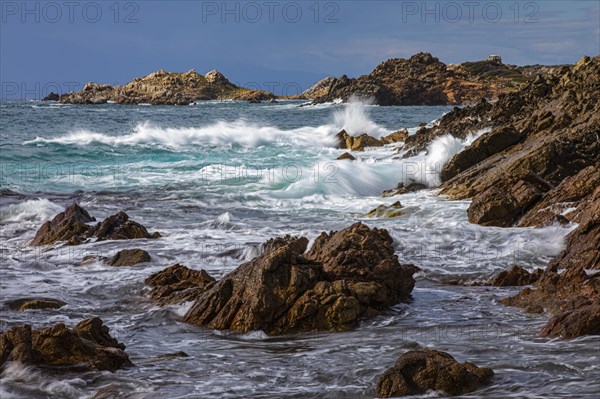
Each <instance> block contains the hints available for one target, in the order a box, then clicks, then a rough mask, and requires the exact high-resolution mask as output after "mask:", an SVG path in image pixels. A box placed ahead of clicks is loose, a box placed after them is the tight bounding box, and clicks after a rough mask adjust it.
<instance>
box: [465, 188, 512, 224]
mask: <svg viewBox="0 0 600 399" xmlns="http://www.w3.org/2000/svg"><path fill="white" fill-rule="evenodd" d="M518 213H519V208H518V207H517V204H516V203H515V201H514V199H513V198H512V196H510V194H508V193H506V192H505V191H504V190H502V189H501V188H498V187H490V188H489V189H488V190H486V191H485V192H483V193H482V194H481V195H478V196H477V197H475V199H473V202H472V203H471V205H470V206H469V209H468V210H467V214H468V216H469V222H471V223H476V224H480V225H482V226H499V227H509V226H512V224H513V221H514V219H515V217H516V216H517V214H518Z"/></svg>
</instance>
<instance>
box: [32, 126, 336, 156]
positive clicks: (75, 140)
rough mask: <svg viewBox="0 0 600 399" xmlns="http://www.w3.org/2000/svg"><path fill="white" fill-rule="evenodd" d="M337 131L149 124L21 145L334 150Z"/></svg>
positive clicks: (53, 138) (86, 132) (85, 131)
mask: <svg viewBox="0 0 600 399" xmlns="http://www.w3.org/2000/svg"><path fill="white" fill-rule="evenodd" d="M336 133H337V131H336V127H335V126H333V125H323V126H317V127H310V126H304V127H301V128H297V129H291V130H282V129H279V128H277V127H273V126H258V125H255V124H252V123H248V122H246V121H243V120H238V121H236V122H223V121H220V122H216V123H214V124H211V125H208V126H204V127H198V128H196V127H185V128H184V127H178V128H162V127H159V126H155V125H153V124H151V123H149V122H145V123H141V124H138V125H137V126H136V127H135V128H134V129H133V132H131V133H129V134H123V135H119V136H116V135H109V134H104V133H98V132H93V131H90V130H85V129H84V130H77V131H74V132H71V133H68V134H66V135H64V136H59V137H51V138H44V137H36V138H35V139H34V140H30V141H26V142H25V143H23V144H45V143H55V144H63V145H79V146H86V145H90V144H94V143H100V144H105V145H109V146H114V147H117V146H122V145H128V146H136V145H150V146H152V145H160V146H167V147H172V148H177V149H184V148H186V147H188V146H232V145H234V146H240V147H246V148H256V147H259V146H264V145H272V144H288V145H293V146H307V145H312V146H314V145H317V146H322V147H333V146H335V144H336V143H337V139H336V137H335V134H336Z"/></svg>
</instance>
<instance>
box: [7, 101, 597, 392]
mask: <svg viewBox="0 0 600 399" xmlns="http://www.w3.org/2000/svg"><path fill="white" fill-rule="evenodd" d="M300 104H301V103H300V102H280V103H277V104H247V103H236V102H201V103H198V104H196V105H192V106H188V107H158V106H120V105H111V104H107V105H99V106H71V105H59V104H55V103H41V102H27V103H9V104H2V105H0V107H1V108H0V111H1V114H0V117H1V124H0V126H1V127H0V129H1V134H0V150H1V153H0V156H1V164H2V170H1V171H2V174H1V176H0V177H1V181H0V184H1V189H2V191H1V192H0V204H1V205H2V211H1V212H0V220H1V222H2V231H1V239H2V248H1V250H2V264H3V267H2V269H1V272H0V273H1V276H0V277H1V279H0V281H1V283H0V284H1V285H0V287H1V294H2V295H1V298H0V299H1V300H2V302H4V301H7V300H11V299H16V298H21V297H23V296H46V297H52V298H57V299H61V300H63V301H65V302H67V304H68V305H67V306H66V307H64V308H62V309H60V310H45V311H28V312H24V313H19V312H14V311H11V310H8V308H6V307H3V308H2V309H1V310H0V319H1V322H2V328H5V327H7V326H11V325H14V324H19V323H24V322H27V323H31V324H33V325H34V326H35V327H41V326H47V325H52V324H55V323H57V322H60V321H62V322H65V323H66V324H67V325H74V324H75V323H77V322H78V321H79V320H81V319H82V318H85V317H90V316H100V317H101V318H102V319H103V320H104V321H105V323H106V324H107V325H108V326H109V327H110V328H111V332H112V333H113V334H114V335H116V336H117V337H118V338H119V340H121V341H123V342H125V344H126V345H127V351H128V353H129V354H130V356H131V358H132V361H133V362H134V363H135V364H136V367H135V368H133V369H129V370H122V371H119V372H118V373H116V374H115V375H113V374H110V373H86V374H83V375H61V376H52V377H50V376H47V375H44V374H43V373H42V372H41V371H39V370H33V369H22V368H20V367H17V366H11V367H10V368H9V369H8V370H7V371H5V373H4V375H3V378H2V387H1V388H0V393H1V394H2V397H3V398H4V397H11V396H14V397H39V398H42V397H92V396H93V395H94V394H95V393H96V392H98V391H99V390H101V389H104V388H106V386H111V385H112V386H113V388H114V387H118V389H119V390H121V391H122V392H123V397H133V398H163V397H170V398H183V397H200V396H201V397H215V398H217V397H219V398H220V397H231V398H233V397H255V398H260V397H288V398H300V397H327V398H329V397H338V398H345V397H352V398H355V397H373V396H374V384H375V381H376V379H377V376H378V375H379V374H381V373H382V372H383V370H385V369H386V368H387V367H389V366H391V365H392V364H393V362H394V361H395V359H396V358H397V357H398V356H399V355H401V354H402V353H403V352H404V351H406V350H408V349H410V348H414V347H416V346H419V345H422V346H430V347H434V348H436V349H441V350H446V351H448V352H450V353H452V354H453V355H454V356H455V357H457V358H458V359H459V360H461V361H462V360H465V359H468V360H470V361H473V362H474V363H476V364H478V365H482V366H488V367H492V368H493V369H494V370H495V371H496V374H497V377H496V379H495V381H494V384H493V385H491V386H490V387H487V388H485V389H484V390H482V391H479V392H476V393H475V394H473V395H471V396H470V397H496V398H503V397H590V398H591V397H594V395H595V394H596V393H597V391H598V383H597V381H598V380H599V377H600V376H599V372H600V369H599V368H598V358H597V354H595V353H593V352H591V351H590V350H589V348H590V347H594V346H595V347H598V345H599V344H600V341H599V340H598V338H594V337H583V338H579V339H576V340H571V341H560V340H548V339H545V338H539V337H538V336H537V332H538V331H539V329H540V328H541V326H542V325H543V324H544V323H545V320H546V319H547V315H528V314H524V313H523V312H522V311H521V310H519V309H513V308H507V307H504V306H502V305H500V304H499V303H498V302H497V301H498V300H499V299H501V298H503V297H505V296H508V295H510V294H513V293H514V292H515V290H511V289H508V290H507V289H499V288H493V287H463V286H453V285H446V284H444V283H445V282H448V281H451V280H452V281H454V280H464V281H473V280H477V279H482V278H487V277H488V276H490V275H491V274H492V273H494V272H497V271H499V270H502V269H505V268H507V267H510V266H511V265H512V264H515V263H518V264H521V265H522V266H524V267H526V268H529V269H533V268H534V267H543V266H544V265H545V264H546V263H547V261H548V260H549V259H550V258H551V257H552V256H555V255H556V254H557V253H558V252H559V251H560V250H561V249H562V247H563V238H564V236H565V235H566V234H567V233H568V231H569V229H570V228H560V227H549V228H544V229H517V228H510V229H501V228H493V227H481V226H476V225H471V224H469V223H468V221H467V217H466V209H467V207H468V202H467V201H447V200H445V199H444V198H441V197H438V196H437V195H436V189H435V187H436V185H437V184H438V183H439V178H438V176H437V173H438V172H439V168H440V167H441V165H443V163H444V162H445V161H447V160H448V159H450V157H451V156H452V155H453V154H455V153H456V152H458V151H460V150H461V149H462V148H464V146H465V145H468V143H469V142H470V140H471V141H472V139H474V137H475V136H473V137H471V138H469V139H467V140H465V141H459V140H456V139H453V138H452V137H442V138H441V139H439V140H436V142H434V143H432V145H431V146H430V148H429V153H428V154H420V155H418V156H416V157H413V158H409V159H402V157H401V155H402V145H401V144H398V145H391V146H385V147H382V148H377V149H369V150H368V151H365V152H364V153H356V154H355V155H357V158H358V159H357V160H356V161H354V162H349V161H336V158H337V157H338V156H339V155H340V154H341V153H342V152H343V151H342V150H338V149H336V148H335V146H336V145H335V144H336V141H335V134H336V133H337V132H338V131H339V130H340V129H341V128H346V130H348V131H349V132H350V133H351V134H359V133H362V132H368V133H369V134H371V135H374V136H377V137H379V136H381V135H385V134H389V133H391V132H393V131H395V130H398V129H401V128H409V131H410V132H411V133H414V132H415V131H416V129H415V127H416V126H418V125H419V124H420V123H430V122H433V121H434V120H435V119H438V118H440V117H441V116H442V115H443V114H444V113H445V112H448V111H449V110H450V108H449V107H376V106H368V105H367V106H365V105H360V104H351V105H336V104H326V105H322V106H316V107H300ZM408 180H418V181H421V182H424V183H426V184H427V185H428V186H429V187H430V189H428V190H424V191H421V192H418V193H411V194H407V195H403V196H399V197H394V198H381V197H380V194H381V192H382V191H383V190H384V189H389V188H392V187H394V186H395V185H396V184H397V183H398V182H400V181H408ZM397 200H400V201H401V202H402V204H403V205H404V207H405V211H406V215H404V216H402V217H400V218H397V219H388V220H376V219H368V218H366V217H365V214H366V212H367V211H368V210H370V209H372V208H374V207H376V206H377V205H379V204H382V203H384V204H389V203H392V202H395V201H397ZM73 201H77V202H78V203H80V204H81V205H82V206H83V207H85V208H86V209H87V210H88V211H89V212H90V213H91V214H92V215H93V216H95V217H96V218H103V217H106V216H108V215H110V214H113V213H115V212H116V211H118V210H121V209H122V210H125V211H126V212H127V213H128V214H129V215H130V216H131V217H132V218H133V219H135V220H137V221H140V222H142V223H143V224H144V225H145V226H147V227H148V229H149V230H151V231H155V230H158V231H160V232H161V233H162V235H163V238H161V239H159V240H152V241H146V240H132V241H131V242H126V243H124V242H101V243H87V244H84V245H81V246H78V247H62V246H60V245H58V246H53V247H51V248H30V247H26V245H25V244H26V242H27V241H28V240H30V239H31V238H32V237H33V235H34V234H35V231H36V229H37V228H38V227H39V225H41V223H43V222H44V221H45V220H48V219H49V218H51V217H53V216H54V215H55V214H56V213H58V212H60V211H61V210H62V209H63V208H64V207H65V206H66V205H68V204H69V203H71V202H73ZM356 220H362V221H364V222H365V223H367V224H369V225H371V226H377V227H384V228H387V229H388V230H389V231H390V233H391V234H392V236H393V237H394V240H395V249H396V251H397V254H398V256H399V258H400V260H401V261H403V262H410V263H414V264H416V265H417V266H419V267H421V268H422V272H421V273H420V274H419V275H418V281H417V288H416V289H415V291H414V294H413V299H414V300H413V302H412V303H409V304H400V305H398V306H396V307H394V309H393V310H392V311H390V312H389V313H388V314H386V315H383V316H381V317H378V318H376V319H374V320H370V321H366V322H364V323H363V324H362V325H361V326H360V327H359V328H358V329H357V330H355V331H352V332H349V333H344V334H308V335H300V336H293V337H277V338H269V337H266V336H265V335H264V334H262V333H261V332H254V333H251V334H247V335H243V336H240V335H236V334H229V333H227V332H217V331H209V330H206V329H203V328H201V327H197V326H191V325H187V324H184V323H181V321H180V320H181V316H182V314H183V313H184V312H185V310H186V306H185V305H184V306H175V307H169V308H158V307H155V306H154V305H153V304H152V303H151V302H150V301H149V300H147V298H146V293H147V288H146V287H144V284H143V281H144V279H145V278H146V277H147V276H148V275H150V274H152V273H154V272H156V271H158V270H161V269H163V268H164V267H166V266H168V265H171V264H173V263H176V262H179V263H183V264H185V265H187V266H190V267H194V268H204V269H206V270H207V271H208V272H209V273H210V274H212V275H214V276H215V277H221V276H222V275H224V274H225V273H227V272H228V271H230V270H233V269H234V268H235V267H237V266H238V265H239V264H240V263H242V262H244V261H246V260H249V259H251V258H252V257H253V256H255V255H256V253H257V246H258V245H259V244H260V243H261V242H263V241H265V240H266V239H268V238H271V237H274V236H277V235H283V234H295V235H298V234H301V235H306V236H307V237H309V239H311V240H312V239H314V238H315V237H316V236H317V235H318V234H319V233H320V232H321V231H324V230H325V231H329V230H335V229H339V228H343V227H345V226H347V225H349V224H351V223H352V222H354V221H356ZM124 247H141V248H144V249H146V250H147V251H149V252H150V254H151V256H152V258H153V261H152V263H151V265H150V266H146V267H133V268H119V269H115V268H112V267H109V266H106V265H104V264H102V263H96V264H92V265H89V266H85V267H80V266H78V264H79V261H80V260H81V258H82V257H83V256H85V255H89V254H94V255H103V256H111V255H112V254H114V253H115V252H117V251H118V250H120V249H123V248H124ZM175 351H185V352H186V353H188V354H189V355H190V357H188V358H182V359H171V360H163V361H157V360H153V357H154V356H157V355H161V354H165V353H170V352H175Z"/></svg>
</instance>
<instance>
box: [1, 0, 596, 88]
mask: <svg viewBox="0 0 600 399" xmlns="http://www.w3.org/2000/svg"><path fill="white" fill-rule="evenodd" d="M421 51H423V52H430V53H432V54H433V55H434V56H436V57H438V58H439V59H440V60H441V61H443V62H446V63H460V62H465V61H476V60H481V59H484V58H486V57H487V56H488V55H490V54H499V55H501V56H502V57H503V61H504V62H505V63H510V64H517V65H526V64H562V63H573V62H576V61H577V60H578V59H579V58H581V57H582V56H583V55H590V56H594V55H598V54H600V0H589V1H584V0H582V1H551V0H550V1H549V0H539V1H515V0H512V1H470V0H465V1H275V0H265V1H114V0H110V1H79V0H64V1H63V0H59V1H22V0H19V1H7V0H0V81H1V84H2V86H1V95H2V99H3V100H12V99H24V98H40V97H43V96H44V95H46V94H48V93H49V92H50V91H55V92H57V91H58V92H68V91H71V90H75V91H77V90H80V89H81V88H82V87H83V85H84V84H85V83H86V82H89V81H94V82H98V83H108V84H124V83H127V82H128V81H130V80H132V79H133V78H134V77H141V76H144V75H146V74H148V73H151V72H153V71H156V70H159V69H164V70H167V71H174V72H184V71H188V70H190V69H195V70H196V71H198V72H199V73H206V72H208V71H210V70H212V69H217V70H219V71H220V72H222V73H223V74H225V75H226V76H227V77H228V78H229V79H230V80H231V81H232V82H234V83H236V84H239V85H241V86H245V87H251V88H259V89H263V90H270V91H274V92H276V93H277V94H282V93H283V94H297V93H298V92H299V91H302V90H304V89H306V88H308V87H309V86H310V85H311V84H313V83H314V82H316V81H318V80H319V79H321V78H324V77H326V76H340V75H342V74H346V75H348V76H350V77H355V76H359V75H362V74H368V73H370V72H371V71H372V70H373V69H374V68H375V67H376V66H377V65H378V64H379V63H381V62H382V61H385V60H386V59H389V58H396V57H400V58H408V57H410V56H411V55H413V54H415V53H418V52H421Z"/></svg>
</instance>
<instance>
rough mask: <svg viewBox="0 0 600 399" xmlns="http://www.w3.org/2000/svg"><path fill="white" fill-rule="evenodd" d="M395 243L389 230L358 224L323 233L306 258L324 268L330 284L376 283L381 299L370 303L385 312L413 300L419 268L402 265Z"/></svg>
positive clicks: (378, 295) (375, 299) (374, 299)
mask: <svg viewBox="0 0 600 399" xmlns="http://www.w3.org/2000/svg"><path fill="white" fill-rule="evenodd" d="M392 243H393V239H392V237H391V236H390V234H389V233H388V231H387V230H385V229H377V228H373V229H371V228H369V227H368V226H366V225H365V224H363V223H360V222H358V223H354V224H353V225H351V226H349V227H346V228H345V229H343V230H340V231H337V232H330V233H321V235H320V236H319V237H317V239H316V240H315V243H314V244H313V246H312V248H311V249H310V251H308V252H307V254H306V257H307V258H308V259H312V260H315V261H318V262H321V263H322V264H323V271H324V272H325V274H326V275H327V276H328V278H329V280H347V281H350V282H355V283H358V282H360V283H375V284H376V285H377V286H378V292H377V297H378V298H373V300H372V301H370V302H369V306H370V307H373V308H375V309H383V308H386V307H387V306H391V305H394V304H396V303H398V302H400V301H402V300H405V299H407V298H409V296H410V293H411V292H412V289H413V288H414V284H415V281H414V279H413V278H412V275H413V273H414V272H415V271H416V268H415V267H414V266H413V265H401V264H400V263H399V262H398V257H397V256H396V255H395V254H394V248H393V247H392Z"/></svg>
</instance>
